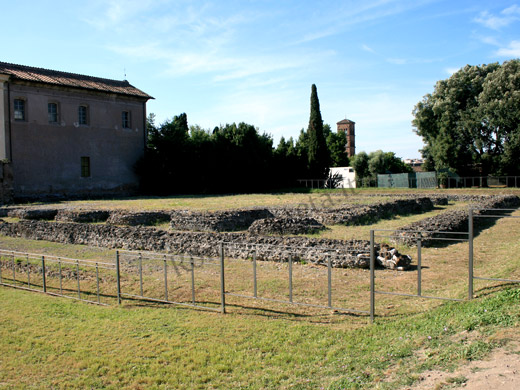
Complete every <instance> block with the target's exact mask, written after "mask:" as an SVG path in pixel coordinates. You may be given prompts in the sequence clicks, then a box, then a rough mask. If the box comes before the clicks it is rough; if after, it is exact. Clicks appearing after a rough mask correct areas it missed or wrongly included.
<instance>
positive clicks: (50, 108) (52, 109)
mask: <svg viewBox="0 0 520 390" xmlns="http://www.w3.org/2000/svg"><path fill="white" fill-rule="evenodd" d="M47 113H48V116H49V123H57V122H58V105H57V104H56V103H49V104H48V105H47Z"/></svg>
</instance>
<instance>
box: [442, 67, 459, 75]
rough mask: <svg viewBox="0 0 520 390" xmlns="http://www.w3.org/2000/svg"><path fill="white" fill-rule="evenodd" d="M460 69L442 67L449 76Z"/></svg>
mask: <svg viewBox="0 0 520 390" xmlns="http://www.w3.org/2000/svg"><path fill="white" fill-rule="evenodd" d="M459 70H460V68H455V67H453V68H451V67H450V68H444V72H446V73H447V74H449V75H450V76H451V75H452V74H454V73H456V72H458V71H459Z"/></svg>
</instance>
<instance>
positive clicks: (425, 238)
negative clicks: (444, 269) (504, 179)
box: [398, 195, 520, 246]
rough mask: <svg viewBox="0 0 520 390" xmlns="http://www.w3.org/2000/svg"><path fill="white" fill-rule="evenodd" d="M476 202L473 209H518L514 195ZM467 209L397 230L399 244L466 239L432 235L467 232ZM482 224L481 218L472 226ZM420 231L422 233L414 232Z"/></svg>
mask: <svg viewBox="0 0 520 390" xmlns="http://www.w3.org/2000/svg"><path fill="white" fill-rule="evenodd" d="M472 199H477V202H475V203H473V204H472V206H473V207H474V208H482V209H493V208H505V209H508V208H518V207H519V206H520V198H518V197H517V196H514V195H501V196H492V197H488V196H485V197H478V198H472ZM474 213H475V214H486V213H488V214H489V212H486V211H478V210H475V211H474ZM468 220H469V218H468V209H463V210H453V211H447V212H444V213H442V214H439V215H437V216H435V217H431V218H425V219H423V220H421V221H418V222H415V223H412V224H410V225H408V226H405V227H403V228H401V229H400V230H399V234H400V235H401V236H402V237H401V238H399V240H398V241H399V242H401V243H405V244H407V245H415V244H416V243H417V240H418V239H419V238H421V240H422V245H424V246H429V245H433V244H437V243H439V242H441V241H440V240H436V239H435V238H440V237H443V238H466V236H463V235H451V236H450V235H449V234H448V235H447V234H439V233H433V232H434V231H442V232H467V231H468V229H469V227H468ZM482 223H483V219H482V218H475V219H474V226H475V227H478V226H479V225H480V224H482ZM417 230H421V231H423V232H415V231H417Z"/></svg>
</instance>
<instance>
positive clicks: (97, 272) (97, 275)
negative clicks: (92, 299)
mask: <svg viewBox="0 0 520 390" xmlns="http://www.w3.org/2000/svg"><path fill="white" fill-rule="evenodd" d="M96 287H97V290H96V292H97V301H98V303H101V300H100V298H99V265H98V263H96Z"/></svg>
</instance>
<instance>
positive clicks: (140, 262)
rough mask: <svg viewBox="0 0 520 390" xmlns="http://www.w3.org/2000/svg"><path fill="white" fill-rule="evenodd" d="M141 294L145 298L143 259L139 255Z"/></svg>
mask: <svg viewBox="0 0 520 390" xmlns="http://www.w3.org/2000/svg"><path fill="white" fill-rule="evenodd" d="M139 293H140V294H141V296H143V257H142V256H141V253H139Z"/></svg>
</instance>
